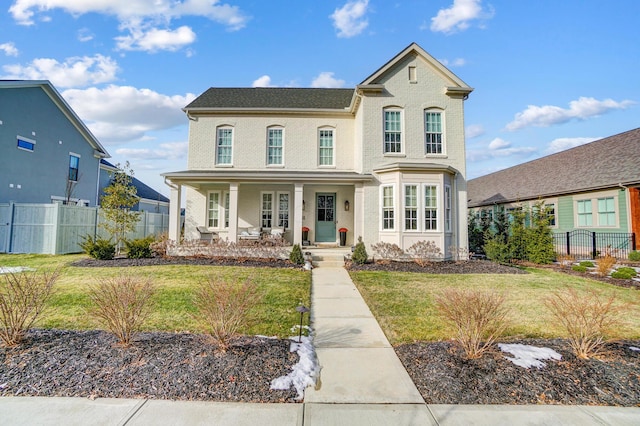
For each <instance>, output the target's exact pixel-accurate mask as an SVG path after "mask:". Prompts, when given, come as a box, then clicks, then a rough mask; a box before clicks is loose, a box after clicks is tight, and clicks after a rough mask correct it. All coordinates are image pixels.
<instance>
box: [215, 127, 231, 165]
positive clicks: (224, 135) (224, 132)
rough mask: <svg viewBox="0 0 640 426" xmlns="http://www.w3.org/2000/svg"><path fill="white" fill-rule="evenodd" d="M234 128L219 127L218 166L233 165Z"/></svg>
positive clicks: (217, 143)
mask: <svg viewBox="0 0 640 426" xmlns="http://www.w3.org/2000/svg"><path fill="white" fill-rule="evenodd" d="M232 153H233V128H231V127H219V128H218V134H217V142H216V164H231V159H232Z"/></svg>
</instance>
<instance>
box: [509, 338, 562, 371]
mask: <svg viewBox="0 0 640 426" xmlns="http://www.w3.org/2000/svg"><path fill="white" fill-rule="evenodd" d="M498 347H499V348H500V350H501V351H502V352H507V353H510V354H511V355H513V356H514V357H513V358H510V357H508V356H505V358H506V359H508V360H509V361H511V362H512V363H514V364H515V365H517V366H519V367H524V368H531V367H536V368H542V367H544V366H545V365H546V364H545V363H544V362H542V361H540V360H541V359H555V360H558V361H559V360H561V359H562V355H560V354H559V353H558V352H556V351H554V350H553V349H551V348H539V347H537V346H529V345H522V344H519V343H514V344H505V343H499V344H498Z"/></svg>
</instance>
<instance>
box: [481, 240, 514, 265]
mask: <svg viewBox="0 0 640 426" xmlns="http://www.w3.org/2000/svg"><path fill="white" fill-rule="evenodd" d="M484 252H485V254H486V255H487V259H489V260H491V261H494V262H498V263H508V262H509V261H510V260H511V256H509V247H508V246H507V243H505V242H504V241H503V240H502V237H501V236H499V235H495V236H493V237H492V238H490V239H488V240H487V242H486V243H485V245H484Z"/></svg>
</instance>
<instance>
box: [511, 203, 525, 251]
mask: <svg viewBox="0 0 640 426" xmlns="http://www.w3.org/2000/svg"><path fill="white" fill-rule="evenodd" d="M527 217H528V214H527V212H526V211H524V209H523V208H522V207H521V206H520V207H517V208H515V209H513V210H511V222H510V224H509V235H508V237H507V250H508V252H509V258H510V259H509V260H512V259H515V260H527V247H528V242H527V239H528V238H529V230H528V229H527V228H525V221H526V219H527Z"/></svg>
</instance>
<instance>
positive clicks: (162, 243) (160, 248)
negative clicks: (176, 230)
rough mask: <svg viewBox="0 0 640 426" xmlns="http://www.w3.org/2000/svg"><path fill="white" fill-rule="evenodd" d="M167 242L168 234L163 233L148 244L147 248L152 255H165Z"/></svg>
mask: <svg viewBox="0 0 640 426" xmlns="http://www.w3.org/2000/svg"><path fill="white" fill-rule="evenodd" d="M168 244H169V236H168V235H167V234H166V233H163V234H161V235H160V236H159V237H157V238H156V239H155V241H153V242H152V243H151V244H150V245H149V248H150V249H151V253H153V256H154V257H166V256H167V247H168Z"/></svg>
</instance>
